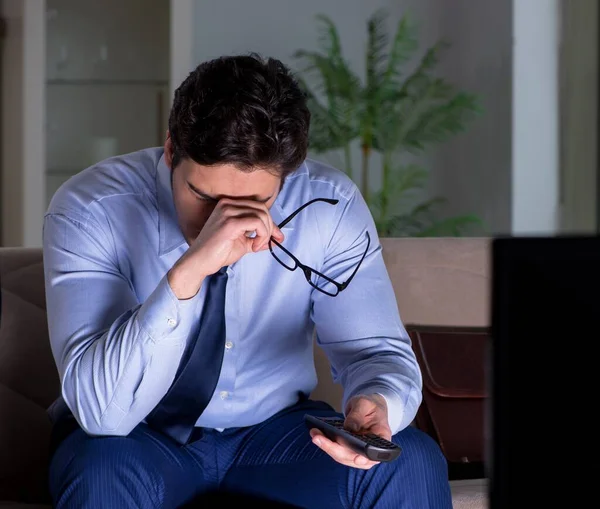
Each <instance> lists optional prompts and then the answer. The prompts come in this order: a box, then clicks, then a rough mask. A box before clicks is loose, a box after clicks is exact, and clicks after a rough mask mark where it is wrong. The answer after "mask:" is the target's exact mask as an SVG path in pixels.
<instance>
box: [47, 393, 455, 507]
mask: <svg viewBox="0 0 600 509" xmlns="http://www.w3.org/2000/svg"><path fill="white" fill-rule="evenodd" d="M305 413H312V414H314V415H322V416H333V415H337V414H336V412H335V411H334V410H333V409H332V408H331V407H329V406H328V405H326V404H325V403H322V402H315V401H310V400H308V401H303V402H300V403H298V404H297V405H295V406H293V407H291V408H289V409H286V410H284V411H282V412H280V413H279V414H277V415H275V416H273V417H272V418H270V419H268V420H267V421H265V422H264V423H262V424H259V425H256V426H252V427H249V428H237V429H230V430H226V431H224V432H219V431H214V430H202V433H201V434H199V438H198V439H197V440H195V441H194V442H192V443H190V444H189V445H187V446H183V447H182V446H179V445H178V444H176V443H175V442H173V441H171V440H170V439H169V438H167V437H165V436H163V435H161V434H159V433H157V432H156V431H154V430H152V429H150V428H149V427H148V426H146V425H144V424H140V425H139V426H138V427H137V428H135V429H134V430H133V431H132V432H131V433H130V435H129V436H127V437H90V436H88V435H86V434H85V432H83V431H82V430H81V429H79V428H76V429H74V430H73V431H72V432H71V433H69V434H68V435H67V436H66V437H65V438H63V439H62V440H61V441H60V443H58V444H57V448H56V450H55V452H54V454H53V457H52V460H51V465H50V477H49V483H50V492H51V495H52V499H53V503H54V507H56V508H58V509H63V508H69V509H71V508H77V509H83V508H94V509H98V508H110V509H121V508H140V509H145V508H165V509H171V508H173V509H175V508H181V507H190V508H191V507H212V506H213V505H216V504H217V503H219V504H220V503H223V502H225V501H232V502H234V501H236V500H240V501H242V502H247V501H258V502H259V504H260V505H261V506H262V507H265V508H267V507H304V508H315V509H316V508H328V509H331V508H341V507H344V508H346V507H347V508H352V509H363V508H365V509H367V508H378V509H384V508H385V509H388V508H394V509H397V508H401V509H451V508H452V502H451V496H450V488H449V483H448V473H447V465H446V462H445V459H444V457H443V455H442V454H441V451H440V449H439V447H438V446H437V444H435V442H434V441H433V440H432V439H431V438H429V437H428V436H427V435H425V434H424V433H422V432H420V431H418V430H416V429H414V428H412V427H409V428H407V429H405V430H403V431H402V432H400V433H398V434H397V435H396V436H394V437H393V440H394V442H396V443H397V444H399V445H400V446H401V447H402V454H401V455H400V457H399V458H398V459H397V460H396V461H394V462H392V463H381V464H379V465H376V466H375V467H373V468H372V469H370V470H361V469H356V468H349V467H346V466H343V465H340V464H339V463H337V462H335V461H334V460H333V459H331V458H330V457H329V456H327V455H326V454H325V453H324V452H322V451H321V450H320V449H318V448H317V447H316V446H315V445H314V444H312V442H311V440H310V435H309V433H308V430H307V428H306V427H305V424H304V421H303V416H304V414H305Z"/></svg>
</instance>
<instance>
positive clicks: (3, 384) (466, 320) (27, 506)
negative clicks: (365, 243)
mask: <svg viewBox="0 0 600 509" xmlns="http://www.w3.org/2000/svg"><path fill="white" fill-rule="evenodd" d="M382 245H383V256H384V259H385V262H386V266H387V268H388V272H389V274H390V277H391V279H392V283H393V286H394V289H395V292H396V297H397V300H398V306H399V309H400V314H401V317H402V319H403V321H404V323H405V324H407V325H410V324H419V325H448V326H487V325H488V324H489V321H490V316H489V306H488V302H489V291H490V272H489V268H490V267H489V248H490V240H489V239H486V238H414V239H413V238H384V239H382ZM0 289H1V291H2V318H1V320H0V509H38V508H40V509H41V508H49V507H51V506H50V504H49V497H48V491H47V463H48V456H47V451H48V447H49V437H50V422H49V420H48V417H47V414H46V409H47V407H48V406H49V405H50V404H51V403H52V402H53V401H54V400H55V399H56V397H57V395H58V394H59V381H58V376H57V372H56V368H55V365H54V361H53V358H52V354H51V350H50V346H49V341H48V334H47V321H46V313H45V293H44V277H43V261H42V251H41V249H38V248H7V247H4V248H0ZM315 365H316V368H317V372H318V375H319V384H318V386H317V387H316V389H315V391H314V393H313V395H312V396H313V397H314V398H317V399H322V400H325V401H327V402H329V403H330V404H332V405H333V406H334V407H336V408H338V409H339V408H340V401H341V388H340V387H339V386H338V385H336V384H334V383H333V381H332V378H331V373H330V370H329V365H328V362H327V359H326V358H325V356H324V354H323V352H322V351H321V350H320V349H319V348H318V347H316V348H315ZM451 486H452V491H453V503H454V508H455V509H486V508H487V482H486V479H465V480H453V481H452V482H451Z"/></svg>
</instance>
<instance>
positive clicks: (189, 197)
mask: <svg viewBox="0 0 600 509" xmlns="http://www.w3.org/2000/svg"><path fill="white" fill-rule="evenodd" d="M172 156H173V150H172V145H171V141H170V139H169V138H168V139H167V141H166V143H165V160H166V163H167V166H169V167H170V168H172ZM171 171H172V182H173V199H174V201H175V209H176V210H177V217H178V220H179V226H180V228H181V231H182V233H183V236H184V238H185V240H186V241H187V243H188V244H191V243H192V242H193V241H194V240H195V239H196V237H197V236H198V234H199V233H200V231H201V230H202V228H203V227H204V225H205V223H206V221H207V220H208V218H209V217H210V215H211V213H212V211H213V210H214V208H215V207H216V205H217V203H218V201H219V200H220V199H221V198H231V199H244V200H255V201H259V202H262V203H265V204H266V205H267V207H271V205H273V203H274V202H275V199H276V198H277V194H278V193H279V190H280V188H281V178H280V177H279V176H277V175H273V174H272V173H269V172H267V171H265V170H255V171H252V172H244V171H240V170H239V169H237V168H236V167H235V166H233V165H231V164H222V165H216V166H202V165H200V164H198V163H196V162H194V161H192V160H190V159H182V160H180V161H179V164H178V165H177V167H176V168H175V169H172V170H171Z"/></svg>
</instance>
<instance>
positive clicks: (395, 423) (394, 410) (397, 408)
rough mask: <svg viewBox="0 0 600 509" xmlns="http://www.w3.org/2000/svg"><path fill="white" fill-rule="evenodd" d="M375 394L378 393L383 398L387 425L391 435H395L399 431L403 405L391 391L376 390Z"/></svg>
mask: <svg viewBox="0 0 600 509" xmlns="http://www.w3.org/2000/svg"><path fill="white" fill-rule="evenodd" d="M375 394H379V395H380V396H383V399H385V402H386V404H387V414H388V425H389V427H390V430H391V432H392V435H395V434H396V433H398V432H399V431H400V427H401V426H402V420H403V417H404V405H403V403H402V401H401V400H400V398H399V397H398V396H397V395H396V394H394V393H393V392H391V391H382V390H378V391H377V392H376V393H375Z"/></svg>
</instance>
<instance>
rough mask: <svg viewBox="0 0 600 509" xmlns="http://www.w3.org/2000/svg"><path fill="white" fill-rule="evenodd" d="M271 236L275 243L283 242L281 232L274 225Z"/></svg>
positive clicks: (283, 237)
mask: <svg viewBox="0 0 600 509" xmlns="http://www.w3.org/2000/svg"><path fill="white" fill-rule="evenodd" d="M272 236H273V238H274V239H275V240H276V241H277V242H283V240H284V239H285V236H284V235H283V232H282V231H281V230H280V229H279V228H278V227H277V226H276V225H273V233H272Z"/></svg>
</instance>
